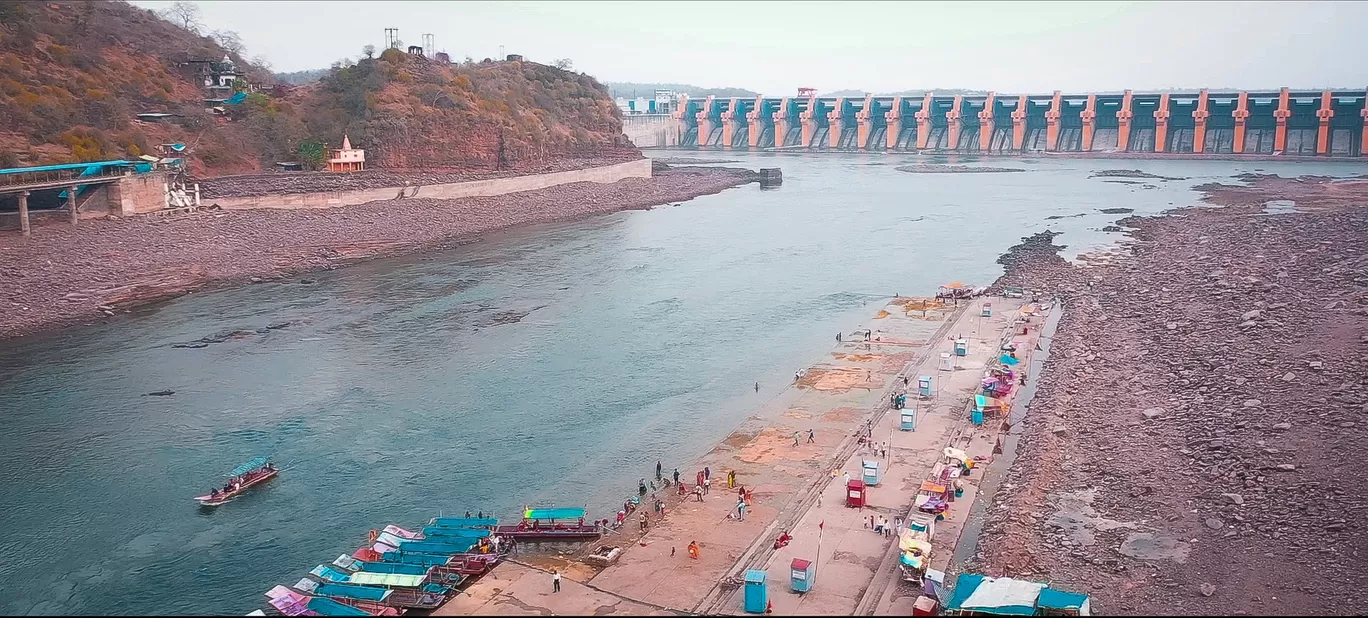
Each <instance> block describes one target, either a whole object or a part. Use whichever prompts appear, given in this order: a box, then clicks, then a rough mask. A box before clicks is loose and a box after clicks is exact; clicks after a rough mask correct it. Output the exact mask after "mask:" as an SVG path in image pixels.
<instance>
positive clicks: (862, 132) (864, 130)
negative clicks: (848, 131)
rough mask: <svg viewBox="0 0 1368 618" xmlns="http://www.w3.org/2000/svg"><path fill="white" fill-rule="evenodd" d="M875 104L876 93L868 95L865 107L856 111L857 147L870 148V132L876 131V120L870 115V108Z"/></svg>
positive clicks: (861, 148)
mask: <svg viewBox="0 0 1368 618" xmlns="http://www.w3.org/2000/svg"><path fill="white" fill-rule="evenodd" d="M873 104H874V95H872V94H871V95H866V96H865V100H864V107H862V108H860V111H858V112H855V147H856V148H858V149H860V150H866V149H868V148H869V134H870V133H872V132H873V131H874V121H873V120H871V119H870V115H869V108H870V106H871V105H873Z"/></svg>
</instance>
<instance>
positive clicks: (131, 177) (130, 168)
mask: <svg viewBox="0 0 1368 618" xmlns="http://www.w3.org/2000/svg"><path fill="white" fill-rule="evenodd" d="M155 169H156V165H155V164H154V163H152V162H148V161H122V160H120V161H93V162H88V163H67V164H61V165H45V166H40V167H20V168H10V169H0V228H7V227H9V224H10V223H9V220H10V219H11V218H13V219H14V222H15V223H16V224H17V227H18V229H19V231H20V233H21V234H22V235H24V236H28V235H30V233H31V229H32V226H31V225H30V219H31V214H37V213H36V212H31V210H30V205H31V204H30V198H31V197H32V198H36V199H37V201H38V202H39V203H38V204H37V206H38V208H37V212H41V213H43V214H51V213H54V212H55V211H58V210H62V211H65V213H66V216H67V218H68V219H69V220H70V222H71V223H72V224H73V225H75V224H76V222H77V221H78V220H79V219H80V218H81V216H82V214H85V215H88V216H105V215H108V214H116V215H126V214H133V213H139V212H149V211H151V210H155V209H158V208H165V207H166V206H167V197H166V192H167V184H166V180H167V179H166V174H165V173H164V172H157V171H155ZM96 196H101V197H102V198H103V199H94V203H92V198H96ZM11 202H12V203H13V211H11V210H10V204H11ZM87 204H90V205H91V208H87V209H86V211H87V212H86V213H81V212H80V211H81V210H82V208H83V206H85V205H87ZM11 215H13V216H11Z"/></svg>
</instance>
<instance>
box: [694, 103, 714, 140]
mask: <svg viewBox="0 0 1368 618" xmlns="http://www.w3.org/2000/svg"><path fill="white" fill-rule="evenodd" d="M712 108H713V97H712V95H708V98H707V99H706V100H704V101H703V109H702V110H701V111H699V112H698V114H697V115H695V116H694V119H695V120H697V121H698V145H699V146H707V145H708V140H709V139H711V138H712V130H713V123H712V118H711V117H709V114H711V113H712Z"/></svg>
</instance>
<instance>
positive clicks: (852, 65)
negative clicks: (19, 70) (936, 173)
mask: <svg viewBox="0 0 1368 618" xmlns="http://www.w3.org/2000/svg"><path fill="white" fill-rule="evenodd" d="M134 4H136V5H138V6H143V7H147V8H154V9H155V8H161V7H164V6H167V5H169V4H171V3H170V2H155V1H148V0H139V1H135V2H134ZM198 4H199V6H200V9H201V12H202V14H203V21H204V22H205V25H206V28H207V29H215V28H217V29H226V30H235V31H237V32H238V33H239V34H240V35H241V37H242V39H243V41H244V42H245V43H246V45H247V50H248V55H249V56H251V55H256V54H261V55H264V56H266V57H267V58H268V59H270V61H271V63H272V64H273V65H274V67H275V70H277V71H297V70H303V69H313V68H321V67H327V66H328V65H330V64H332V62H333V61H335V60H338V59H341V58H344V57H353V58H354V57H357V56H358V55H359V54H360V53H361V48H362V46H364V45H366V44H368V43H369V44H373V45H375V46H376V47H383V42H384V28H386V27H395V28H399V37H400V39H401V40H402V41H403V42H404V44H405V45H419V44H421V42H422V35H423V34H424V33H431V34H433V35H435V37H436V43H437V48H438V50H445V51H447V52H448V53H450V54H451V56H452V58H453V59H457V60H459V59H461V58H464V57H465V56H470V57H473V58H475V59H476V60H479V59H481V58H485V57H494V56H497V55H498V53H499V48H500V46H501V45H502V46H503V47H504V49H505V53H509V54H514V53H516V54H522V55H524V56H526V57H527V58H528V59H529V60H535V61H541V62H546V63H550V62H551V60H553V59H556V58H570V59H571V60H573V61H574V67H575V69H576V70H579V71H584V72H586V73H589V74H591V75H593V76H595V77H597V78H599V80H600V81H632V82H673V83H686V84H693V85H696V86H702V87H722V86H734V87H740V88H749V89H751V90H758V91H760V92H762V93H764V94H772V95H781V94H789V93H792V92H794V91H795V90H796V89H797V88H798V87H800V86H810V87H813V88H817V89H819V90H821V91H832V90H837V89H847V88H849V89H857V90H865V91H871V92H886V91H895V90H905V89H916V88H970V89H979V90H995V91H998V92H1006V93H1015V92H1032V93H1034V92H1049V91H1052V90H1064V91H1066V92H1069V91H1071V92H1085V91H1089V90H1099V91H1106V90H1122V89H1125V88H1131V89H1135V90H1151V89H1159V88H1180V87H1181V88H1197V87H1203V86H1208V87H1241V88H1250V89H1263V88H1273V87H1278V86H1292V87H1302V88H1323V87H1330V86H1335V87H1345V88H1362V87H1365V86H1368V3H1365V2H1240V3H1234V2H1114V3H1110V2H1096V3H1090V2H1002V3H999V2H983V3H969V2H663V1H662V2H652V1H645V0H639V1H634V2H288V1H279V0H277V1H275V2H243V1H231V2H216V1H203V2H199V3H198Z"/></svg>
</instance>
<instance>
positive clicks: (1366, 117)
mask: <svg viewBox="0 0 1368 618" xmlns="http://www.w3.org/2000/svg"><path fill="white" fill-rule="evenodd" d="M1359 116H1361V117H1362V118H1363V136H1362V137H1361V138H1360V139H1359V156H1360V157H1363V156H1368V94H1365V95H1364V97H1363V109H1361V110H1359Z"/></svg>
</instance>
